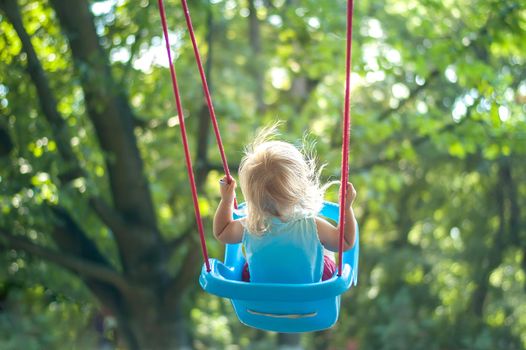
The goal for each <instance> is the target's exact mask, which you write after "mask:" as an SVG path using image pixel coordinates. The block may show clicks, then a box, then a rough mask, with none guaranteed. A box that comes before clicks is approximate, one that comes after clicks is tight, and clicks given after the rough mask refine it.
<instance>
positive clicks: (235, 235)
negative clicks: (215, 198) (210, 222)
mask: <svg viewBox="0 0 526 350" xmlns="http://www.w3.org/2000/svg"><path fill="white" fill-rule="evenodd" d="M219 188H220V192H221V202H219V206H218V207H217V210H216V214H215V216H214V236H215V237H216V238H217V239H218V240H220V241H221V242H223V243H239V242H241V239H242V238H243V226H242V225H241V222H240V220H234V219H232V208H233V206H234V198H235V189H236V181H234V179H232V182H231V183H230V184H227V179H226V177H224V178H223V179H222V180H221V181H220V185H219Z"/></svg>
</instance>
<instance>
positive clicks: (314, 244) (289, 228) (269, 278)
mask: <svg viewBox="0 0 526 350" xmlns="http://www.w3.org/2000/svg"><path fill="white" fill-rule="evenodd" d="M243 246H244V248H245V255H246V259H247V262H248V267H249V271H250V281H251V282H258V283H313V282H319V281H320V280H321V276H322V272H323V254H324V250H323V245H322V244H321V242H320V239H319V238H318V230H317V227H316V221H315V217H314V216H309V215H307V216H305V215H303V216H302V215H300V216H295V217H294V218H292V219H290V220H287V221H281V220H280V219H279V218H276V217H274V218H272V219H271V222H270V227H269V229H268V230H267V231H266V232H265V233H264V234H263V235H259V236H258V235H254V234H251V233H249V232H248V231H247V229H246V228H245V230H244V232H243Z"/></svg>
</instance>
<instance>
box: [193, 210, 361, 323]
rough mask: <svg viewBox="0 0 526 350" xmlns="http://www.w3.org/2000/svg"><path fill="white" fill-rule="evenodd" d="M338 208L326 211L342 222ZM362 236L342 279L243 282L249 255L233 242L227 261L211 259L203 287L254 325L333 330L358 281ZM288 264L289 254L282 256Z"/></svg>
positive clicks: (324, 213)
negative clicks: (227, 301) (346, 296)
mask: <svg viewBox="0 0 526 350" xmlns="http://www.w3.org/2000/svg"><path fill="white" fill-rule="evenodd" d="M338 208H339V207H338V205H336V204H334V203H329V202H326V203H325V204H324V207H323V209H322V211H321V213H320V215H321V216H325V217H327V218H329V219H332V220H334V221H335V222H338V215H339V210H338ZM358 256H359V234H358V230H357V232H356V244H355V245H354V247H353V248H352V249H351V250H349V251H347V252H345V253H344V256H343V270H342V274H341V276H337V275H334V276H332V278H330V279H328V280H326V281H322V282H315V283H296V284H289V283H253V282H243V281H242V279H241V275H242V270H243V266H244V264H245V257H244V256H243V252H242V247H241V244H240V243H239V244H228V245H227V247H226V251H225V261H224V263H222V262H220V261H218V260H215V259H210V260H209V261H210V267H211V271H210V272H207V271H206V267H205V266H203V269H202V271H201V276H200V278H199V283H200V284H201V286H202V287H203V289H204V290H205V291H207V292H208V293H211V294H214V295H218V296H220V297H224V298H229V299H231V301H232V305H233V306H234V310H235V312H236V314H237V316H238V318H239V320H240V321H241V322H242V323H244V324H246V325H248V326H251V327H255V328H259V329H263V330H268V331H275V332H282V333H297V332H310V331H316V330H322V329H326V328H330V327H331V326H333V325H334V324H335V323H336V321H337V320H338V316H339V312H340V298H341V294H342V293H344V292H345V291H346V290H348V289H349V288H350V287H351V285H356V283H357V281H358ZM276 259H282V260H283V262H284V263H286V259H287V257H286V256H277V257H276Z"/></svg>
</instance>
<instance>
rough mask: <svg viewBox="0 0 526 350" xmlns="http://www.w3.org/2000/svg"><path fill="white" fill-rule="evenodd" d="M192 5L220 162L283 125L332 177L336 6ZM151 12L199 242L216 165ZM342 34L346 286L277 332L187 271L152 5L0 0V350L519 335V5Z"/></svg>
mask: <svg viewBox="0 0 526 350" xmlns="http://www.w3.org/2000/svg"><path fill="white" fill-rule="evenodd" d="M189 5H190V10H191V12H192V14H193V20H194V26H195V28H196V32H197V33H196V34H197V39H198V42H199V45H200V49H201V51H202V53H203V56H204V58H205V62H206V70H207V72H208V76H209V82H210V84H211V86H212V92H213V95H214V101H215V107H216V111H217V114H218V116H219V119H220V120H219V122H220V128H221V131H222V135H223V138H224V142H225V144H226V148H227V154H228V157H229V160H230V163H231V167H232V169H236V165H237V164H238V162H239V160H240V158H241V156H242V151H243V147H244V145H245V144H246V143H247V142H249V141H250V140H251V138H252V137H253V135H254V132H255V131H256V130H257V128H259V127H261V126H264V125H267V124H269V123H271V122H273V121H275V120H277V119H281V120H284V121H286V123H285V125H284V127H283V129H282V133H283V138H285V139H286V140H289V141H292V142H299V141H301V140H302V138H303V135H304V133H306V132H309V133H310V134H309V135H308V137H307V138H308V139H309V140H311V141H315V142H316V150H317V152H318V155H319V157H318V158H319V160H320V163H327V167H326V169H325V170H324V173H323V176H324V177H325V179H335V178H338V168H339V161H340V153H339V147H340V142H341V136H340V135H341V131H340V118H341V109H342V105H343V73H344V47H345V40H344V38H345V35H344V33H345V17H344V15H343V14H344V9H345V5H346V4H345V1H340V0H338V1H315V0H301V1H300V0H246V1H240V0H212V1H205V0H196V1H191V2H190V4H189ZM166 6H167V13H168V16H169V22H170V23H171V25H170V36H171V41H172V43H173V47H172V50H173V53H174V58H175V66H176V69H177V72H178V78H179V81H180V86H181V89H182V92H183V105H184V106H185V108H186V117H187V124H188V125H187V128H188V130H189V132H190V142H191V147H192V151H193V154H194V163H195V166H196V176H197V180H198V187H199V192H200V195H201V202H200V206H201V210H202V212H203V214H204V216H205V226H206V228H207V232H210V219H211V217H212V215H213V212H214V208H215V206H216V204H217V202H218V191H217V180H218V179H219V178H220V177H221V176H222V168H221V166H220V159H219V154H218V152H217V150H216V147H215V142H214V140H213V137H212V136H211V130H210V125H209V119H208V114H207V110H206V105H205V102H204V99H203V95H202V90H201V86H200V82H199V77H198V74H197V68H196V66H195V63H194V61H193V60H194V59H193V54H192V51H191V44H190V40H189V37H188V35H187V33H186V29H185V24H184V19H183V17H182V10H181V7H180V3H179V2H178V1H167V3H166ZM353 45H354V46H353V76H352V85H353V91H352V101H353V103H352V115H353V128H352V142H351V181H353V182H354V184H355V186H356V188H357V190H358V193H359V195H358V198H359V199H358V202H357V204H356V211H357V214H358V218H359V222H360V225H361V232H362V246H363V249H362V257H361V265H360V266H361V271H360V281H359V282H360V283H359V286H358V287H357V288H354V289H353V290H352V291H351V292H349V293H347V294H346V295H345V296H344V298H343V300H342V315H341V318H340V321H339V323H338V325H337V326H336V327H334V328H333V329H330V330H327V331H323V332H317V333H312V334H305V335H302V336H301V337H300V336H287V335H281V334H272V333H266V332H261V331H257V330H253V329H248V328H246V327H244V326H243V325H241V324H239V323H238V321H237V320H236V318H235V316H234V314H233V311H232V309H231V307H230V306H229V304H228V301H226V300H222V299H219V298H216V297H213V296H209V295H205V294H204V293H203V292H202V291H201V290H200V288H199V286H198V284H197V275H198V273H199V269H200V264H201V260H200V255H199V253H198V249H199V248H198V242H197V235H196V229H195V221H194V215H193V212H192V209H191V205H190V202H191V197H190V192H189V188H188V186H187V178H186V173H185V170H184V162H183V161H181V160H182V150H181V147H180V144H181V142H180V138H179V130H177V129H178V123H177V117H176V112H175V107H174V104H173V102H172V91H171V86H170V81H169V75H168V69H167V64H166V56H165V55H166V54H165V52H164V50H165V48H164V44H163V41H162V37H161V28H160V23H159V17H158V12H157V4H156V3H155V2H153V1H148V0H141V1H127V0H107V1H86V0H49V1H48V0H44V1H43V0H19V1H16V0H0V77H1V80H0V210H1V212H2V214H1V217H0V252H1V254H0V266H1V267H0V274H1V278H0V348H2V349H21V348H23V349H47V348H54V349H71V348H101V349H103V348H104V349H107V348H128V349H167V348H195V349H207V348H217V349H223V348H231V349H237V348H249V349H269V348H277V347H278V346H281V347H283V348H285V347H287V346H288V347H289V348H290V347H295V348H305V349H342V348H347V349H408V348H411V349H524V348H526V230H525V226H526V224H525V223H526V218H525V216H526V214H525V213H524V210H522V206H524V205H526V203H525V202H526V181H525V180H526V176H525V175H524V174H525V173H526V123H525V122H526V107H525V106H526V67H525V59H526V7H525V5H524V3H523V2H522V1H519V0H514V1H513V0H503V1H502V0H501V1H495V0H462V1H456V2H454V1H438V0H421V1H401V0H382V1H374V2H373V1H357V2H356V4H355V24H354V43H353ZM328 198H329V199H332V200H335V199H336V198H337V194H336V193H334V191H331V192H330V193H328ZM209 238H211V235H209ZM209 247H210V249H211V254H212V256H215V257H219V256H221V251H222V249H223V247H221V245H220V244H218V243H216V242H213V240H212V239H209Z"/></svg>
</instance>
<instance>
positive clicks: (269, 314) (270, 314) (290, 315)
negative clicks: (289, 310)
mask: <svg viewBox="0 0 526 350" xmlns="http://www.w3.org/2000/svg"><path fill="white" fill-rule="evenodd" d="M247 312H248V313H250V314H252V315H258V316H265V317H273V318H290V319H299V318H308V317H314V316H316V315H317V314H318V312H309V313H305V314H273V313H268V312H260V311H256V310H251V309H247Z"/></svg>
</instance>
